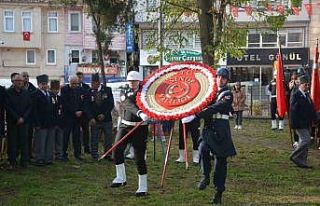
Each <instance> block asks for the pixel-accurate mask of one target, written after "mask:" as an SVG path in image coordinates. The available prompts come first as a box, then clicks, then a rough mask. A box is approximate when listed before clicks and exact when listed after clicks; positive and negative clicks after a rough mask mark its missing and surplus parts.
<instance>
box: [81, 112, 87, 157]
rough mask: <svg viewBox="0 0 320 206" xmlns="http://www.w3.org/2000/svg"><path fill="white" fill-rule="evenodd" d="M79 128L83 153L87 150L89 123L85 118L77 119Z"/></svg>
mask: <svg viewBox="0 0 320 206" xmlns="http://www.w3.org/2000/svg"><path fill="white" fill-rule="evenodd" d="M79 121H80V127H81V129H82V139H83V141H82V143H83V148H84V150H85V151H88V150H89V121H88V119H87V117H81V118H80V119H79Z"/></svg>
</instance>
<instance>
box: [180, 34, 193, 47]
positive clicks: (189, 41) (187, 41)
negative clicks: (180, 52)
mask: <svg viewBox="0 0 320 206" xmlns="http://www.w3.org/2000/svg"><path fill="white" fill-rule="evenodd" d="M180 47H181V48H184V49H192V48H193V32H192V31H183V33H182V35H181V45H180Z"/></svg>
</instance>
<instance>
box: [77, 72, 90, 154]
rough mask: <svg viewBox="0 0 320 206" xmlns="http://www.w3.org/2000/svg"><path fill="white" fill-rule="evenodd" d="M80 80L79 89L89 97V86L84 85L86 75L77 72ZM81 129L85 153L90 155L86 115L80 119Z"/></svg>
mask: <svg viewBox="0 0 320 206" xmlns="http://www.w3.org/2000/svg"><path fill="white" fill-rule="evenodd" d="M76 75H77V77H78V79H79V88H80V89H81V90H82V91H83V92H84V93H86V95H88V93H89V91H90V87H89V85H87V84H86V83H84V81H83V79H84V75H83V73H82V72H77V73H76ZM80 127H81V129H82V139H83V142H82V143H83V150H84V153H87V154H89V153H90V148H89V118H88V117H87V115H86V114H83V115H82V117H81V118H80Z"/></svg>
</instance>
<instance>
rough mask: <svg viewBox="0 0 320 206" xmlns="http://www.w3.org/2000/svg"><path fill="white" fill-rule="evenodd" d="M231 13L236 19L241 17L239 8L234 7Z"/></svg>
mask: <svg viewBox="0 0 320 206" xmlns="http://www.w3.org/2000/svg"><path fill="white" fill-rule="evenodd" d="M231 13H232V16H233V17H235V18H237V17H239V9H238V7H236V6H232V7H231Z"/></svg>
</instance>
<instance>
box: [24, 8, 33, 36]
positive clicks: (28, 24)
mask: <svg viewBox="0 0 320 206" xmlns="http://www.w3.org/2000/svg"><path fill="white" fill-rule="evenodd" d="M22 31H28V32H31V31H32V13H31V12H30V11H23V12H22Z"/></svg>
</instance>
